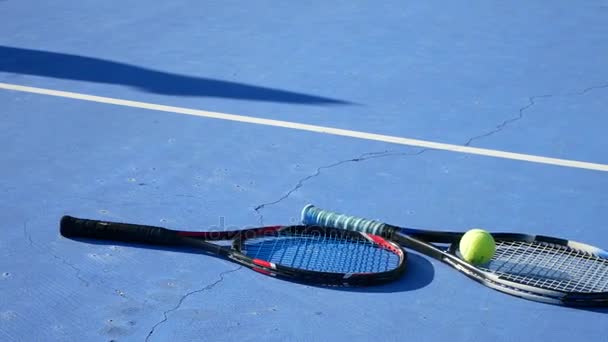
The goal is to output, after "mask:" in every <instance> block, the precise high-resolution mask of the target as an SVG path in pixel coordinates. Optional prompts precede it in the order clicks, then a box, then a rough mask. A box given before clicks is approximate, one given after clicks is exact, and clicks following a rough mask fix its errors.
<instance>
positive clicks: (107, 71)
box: [0, 46, 351, 105]
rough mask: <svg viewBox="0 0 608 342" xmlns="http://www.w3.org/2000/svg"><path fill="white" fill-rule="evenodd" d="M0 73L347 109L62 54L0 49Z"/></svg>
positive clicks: (233, 84)
mask: <svg viewBox="0 0 608 342" xmlns="http://www.w3.org/2000/svg"><path fill="white" fill-rule="evenodd" d="M0 72H9V73H15V74H23V75H33V76H43V77H51V78H58V79H67V80H76V81H86V82H95V83H105V84H116V85H125V86H130V87H134V88H137V89H142V90H144V91H147V92H151V93H155V94H164V95H173V96H193V97H194V96H199V97H214V98H227V99H236V100H252V101H266V102H282V103H293V104H307V105H347V104H351V103H349V102H346V101H341V100H336V99H330V98H326V97H320V96H315V95H309V94H302V93H296V92H290V91H285V90H280V89H273V88H266V87H259V86H255V85H248V84H243V83H237V82H229V81H222V80H214V79H208V78H200V77H192V76H185V75H178V74H172V73H167V72H163V71H157V70H151V69H146V68H142V67H138V66H135V65H129V64H125V63H119V62H114V61H109V60H103V59H99V58H92V57H84V56H78V55H72V54H66V53H57V52H49V51H40V50H32V49H23V48H15V47H7V46H0Z"/></svg>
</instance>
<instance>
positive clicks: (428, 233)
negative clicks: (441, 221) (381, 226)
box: [391, 227, 463, 244]
mask: <svg viewBox="0 0 608 342" xmlns="http://www.w3.org/2000/svg"><path fill="white" fill-rule="evenodd" d="M391 228H392V231H393V234H400V235H408V236H411V237H414V238H416V239H418V240H424V241H427V242H432V243H447V244H451V243H455V242H458V241H460V238H461V237H462V235H463V233H462V232H438V231H432V230H420V229H413V228H398V227H391Z"/></svg>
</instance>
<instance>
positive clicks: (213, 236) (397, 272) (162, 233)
mask: <svg viewBox="0 0 608 342" xmlns="http://www.w3.org/2000/svg"><path fill="white" fill-rule="evenodd" d="M60 232H61V235H62V236H64V237H68V238H85V239H97V240H105V241H120V242H126V243H134V244H148V245H160V246H172V247H180V246H181V247H190V248H193V249H196V250H198V251H200V252H202V253H205V254H209V255H217V256H220V257H222V258H224V259H229V260H232V261H233V262H235V263H237V264H240V265H242V266H245V267H248V268H250V269H252V270H254V271H256V272H259V273H262V274H264V275H268V276H272V277H276V278H282V279H286V280H290V281H294V282H300V283H307V284H316V285H323V286H371V285H379V284H384V283H387V282H390V281H394V280H396V279H398V278H399V277H401V275H402V274H403V273H404V272H405V271H406V268H407V253H406V252H405V251H404V250H403V249H402V248H401V247H399V246H398V245H397V244H395V243H394V242H391V241H388V240H386V239H385V238H381V237H378V236H375V235H373V234H368V233H362V232H354V231H345V230H342V229H336V228H331V227H318V226H310V225H291V226H267V227H260V228H250V229H244V230H234V231H209V232H195V231H179V230H172V229H167V228H162V227H156V226H149V225H141V224H131V223H120V222H110V221H103V220H91V219H82V218H76V217H72V216H68V215H66V216H63V217H62V219H61V221H60ZM285 233H287V234H293V236H296V234H306V235H311V236H313V235H314V234H321V233H323V234H332V235H335V236H336V237H344V238H352V239H365V240H367V241H371V242H373V243H374V244H376V245H378V246H379V247H380V248H384V249H388V250H390V251H391V252H392V253H394V254H395V255H396V256H397V257H398V258H399V259H398V264H397V266H396V267H395V268H393V269H390V270H387V271H383V272H373V273H372V272H367V273H366V272H360V273H339V272H325V271H313V270H306V269H299V268H294V267H289V266H285V265H280V264H276V263H272V262H269V261H266V260H262V259H258V258H253V257H250V256H248V255H246V254H244V253H242V249H243V245H244V243H245V241H247V240H248V239H253V238H256V237H261V236H268V237H270V236H278V235H279V234H285ZM209 241H231V242H232V243H231V244H230V245H219V244H215V243H211V242H209Z"/></svg>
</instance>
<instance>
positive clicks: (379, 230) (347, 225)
mask: <svg viewBox="0 0 608 342" xmlns="http://www.w3.org/2000/svg"><path fill="white" fill-rule="evenodd" d="M302 223H303V224H306V225H313V226H322V227H333V228H340V229H345V230H353V231H357V232H362V233H369V234H374V235H381V236H386V235H387V234H390V233H392V230H391V229H390V228H389V227H388V226H387V225H386V224H384V223H382V222H379V221H375V220H369V219H364V218H359V217H355V216H350V215H345V214H340V213H336V212H333V211H329V210H324V209H321V208H317V207H315V206H314V205H312V204H308V205H307V206H305V207H304V208H303V209H302Z"/></svg>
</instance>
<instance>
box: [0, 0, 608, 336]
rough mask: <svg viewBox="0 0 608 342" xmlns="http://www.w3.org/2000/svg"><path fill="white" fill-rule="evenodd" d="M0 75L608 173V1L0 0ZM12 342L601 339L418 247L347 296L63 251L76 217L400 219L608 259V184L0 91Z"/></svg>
mask: <svg viewBox="0 0 608 342" xmlns="http://www.w3.org/2000/svg"><path fill="white" fill-rule="evenodd" d="M0 17H1V18H2V20H0V32H2V34H1V35H0V83H3V84H8V85H14V86H28V87H35V88H40V89H47V90H58V91H65V92H71V93H77V94H86V95H94V96H102V97H107V98H111V99H116V100H129V101H138V102H142V103H149V104H156V105H165V106H172V107H180V108H189V109H192V110H202V111H210V112H218V113H229V114H236V115H242V116H247V117H251V118H263V119H273V120H281V121H285V122H292V123H303V124H310V125H318V126H324V127H333V128H341V129H345V130H350V131H360V132H367V133H375V134H383V135H390V136H396V137H402V138H410V139H420V140H424V141H432V142H440V143H446V144H452V145H468V146H472V147H478V148H485V149H490V150H496V151H509V152H516V153H520V154H525V155H533V156H545V157H551V158H559V159H564V160H572V161H584V162H589V163H594V164H598V165H603V166H606V164H608V154H606V150H607V149H608V139H606V137H605V129H606V127H608V126H607V123H608V119H607V117H606V108H608V64H607V63H606V56H608V25H606V22H608V3H607V2H606V1H586V2H584V3H577V4H574V3H572V2H568V1H553V2H551V3H548V2H546V1H526V2H518V3H502V2H497V1H491V2H488V1H476V2H472V3H468V4H466V5H463V4H446V3H444V2H440V1H414V2H403V1H393V0H391V1H384V2H380V3H379V2H375V1H359V2H352V1H333V2H325V1H312V2H307V3H302V4H295V3H292V2H285V3H278V2H271V1H250V2H242V1H190V0H176V1H171V2H167V3H154V4H152V3H150V2H149V1H140V0H135V1H130V2H128V3H124V2H118V1H106V2H97V1H54V2H34V1H17V0H4V1H2V0H0ZM0 149H1V150H0V151H1V153H0V165H2V167H1V168H0V233H1V235H0V340H2V341H75V340H82V341H106V342H108V341H165V340H174V341H197V340H239V341H248V340H261V339H263V340H277V341H278V340H299V341H311V340H353V341H358V340H369V339H377V338H382V339H386V340H394V341H396V340H402V339H403V338H407V339H410V340H413V341H418V340H423V339H424V340H427V341H443V340H447V339H449V340H453V341H474V340H478V341H489V340H498V341H502V340H510V341H512V340H517V341H538V340H551V341H571V340H573V339H588V340H594V341H598V340H602V339H605V338H606V336H607V334H608V325H607V324H606V323H608V320H607V316H606V314H607V313H608V311H606V310H577V309H570V308H563V307H556V306H550V305H543V304H539V303H534V302H528V301H524V300H520V299H516V298H513V297H510V296H507V295H504V294H501V293H498V292H495V291H493V290H490V289H487V288H485V287H483V286H481V285H478V284H476V283H474V282H471V281H470V280H469V279H467V278H466V277H464V276H463V275H460V274H458V273H456V272H454V271H453V270H451V269H449V268H448V267H447V266H445V265H442V264H440V263H437V262H435V261H431V260H429V259H427V258H426V257H422V256H418V255H416V254H414V253H410V267H409V270H408V273H407V275H406V276H405V277H404V278H403V279H402V280H400V281H399V282H396V283H393V284H390V285H386V286H382V287H374V288H368V289H357V290H340V289H324V288H318V287H312V286H305V285H298V284H292V283H288V282H284V281H280V280H275V279H269V278H268V277H265V276H262V275H259V274H257V273H255V272H252V271H250V270H247V269H239V268H238V267H237V266H235V265H234V264H233V263H230V262H228V261H222V260H219V259H216V258H212V257H208V256H201V255H197V254H192V253H183V252H177V251H170V250H159V249H148V248H134V247H128V246H120V245H112V244H105V243H103V244H102V243H99V244H95V243H84V242H76V241H72V240H67V239H64V238H62V237H60V235H59V233H58V223H59V219H60V217H61V216H62V215H64V214H71V215H75V216H82V217H90V218H102V219H107V220H120V221H128V222H136V223H146V224H153V225H163V226H167V227H172V228H177V229H192V230H197V229H199V230H203V229H209V228H210V227H212V228H214V229H228V228H244V227H251V226H256V225H260V224H262V223H263V224H288V223H293V222H296V221H297V219H298V215H299V211H300V209H301V208H302V207H303V206H304V205H305V204H306V203H310V202H312V203H315V204H317V205H319V206H321V207H325V208H328V209H334V210H337V211H342V212H348V213H351V214H354V215H361V216H366V217H371V218H378V219H382V220H383V221H388V222H392V223H395V224H403V225H408V226H413V227H424V228H433V229H446V230H463V229H468V228H470V227H484V228H486V229H488V230H491V231H519V232H528V233H538V234H546V235H553V236H563V237H566V238H571V239H575V240H579V241H584V242H590V243H592V244H594V245H597V246H600V247H604V248H608V234H607V233H606V229H605V222H607V221H608V191H607V190H608V173H606V172H603V171H597V170H589V169H581V168H576V167H567V166H555V165H547V164H542V163H537V162H532V161H524V160H513V159H508V158H496V157H488V156H480V155H475V154H469V153H458V152H451V151H445V150H428V149H424V148H419V147H416V146H404V145H398V144H391V143H388V142H383V141H375V140H364V139H357V138H352V137H343V136H336V135H332V134H322V133H314V132H307V131H302V130H298V129H291V128H284V127H272V126H266V125H259V124H252V123H243V122H235V121H228V120H224V119H212V118H206V117H200V116H193V115H182V114H178V113H172V112H171V111H168V112H162V111H157V110H150V109H146V108H137V107H128V106H123V105H120V104H118V105H117V104H104V103H99V102H92V101H87V100H79V99H74V98H66V97H61V96H53V95H52V94H51V95H48V94H47V95H45V94H34V93H32V92H27V91H16V90H9V89H0Z"/></svg>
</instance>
